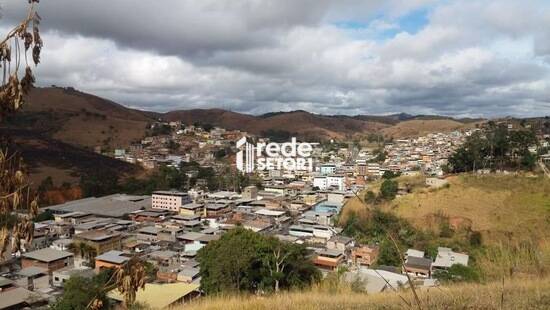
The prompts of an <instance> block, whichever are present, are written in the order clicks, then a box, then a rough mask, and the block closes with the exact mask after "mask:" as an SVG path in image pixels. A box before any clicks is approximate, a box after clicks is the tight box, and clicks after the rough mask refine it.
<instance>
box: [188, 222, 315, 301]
mask: <svg viewBox="0 0 550 310" xmlns="http://www.w3.org/2000/svg"><path fill="white" fill-rule="evenodd" d="M308 254H309V253H308V251H307V250H306V248H305V247H304V246H302V245H296V244H290V243H285V242H281V241H279V240H278V239H275V238H273V237H266V236H263V235H260V234H257V233H254V232H252V231H250V230H246V229H244V228H242V227H237V228H235V229H233V230H231V231H229V232H227V233H226V234H224V235H223V236H222V237H221V238H220V240H217V241H213V242H210V243H209V244H208V245H207V246H205V247H204V248H202V249H201V250H199V253H198V255H197V260H198V261H199V263H200V273H201V287H202V289H203V290H204V291H205V292H206V293H208V294H215V293H220V292H238V291H249V292H255V291H257V290H259V289H262V290H275V291H277V290H279V289H285V288H289V287H296V286H298V287H300V286H305V285H309V284H310V283H311V282H312V281H315V280H317V279H319V273H318V271H317V270H316V269H315V267H314V266H313V264H312V262H311V261H310V260H309V259H308ZM220 257H223V259H220Z"/></svg>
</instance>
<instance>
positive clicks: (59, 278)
mask: <svg viewBox="0 0 550 310" xmlns="http://www.w3.org/2000/svg"><path fill="white" fill-rule="evenodd" d="M94 275H95V273H94V270H93V269H91V268H74V267H65V268H61V269H59V270H56V271H54V272H53V274H52V284H53V286H55V287H63V284H65V282H67V280H69V279H70V278H71V277H73V276H79V277H83V278H92V277H93V276H94Z"/></svg>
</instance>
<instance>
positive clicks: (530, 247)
mask: <svg viewBox="0 0 550 310" xmlns="http://www.w3.org/2000/svg"><path fill="white" fill-rule="evenodd" d="M475 265H476V267H477V268H478V269H479V270H480V272H481V273H482V275H483V277H484V279H486V280H498V279H502V278H513V277H515V276H524V275H538V276H546V275H548V274H549V273H550V241H548V240H541V241H539V242H537V241H528V240H526V241H523V242H514V243H503V242H500V243H498V244H492V245H489V246H486V247H485V248H484V249H483V250H482V251H480V253H478V254H477V255H476V262H475Z"/></svg>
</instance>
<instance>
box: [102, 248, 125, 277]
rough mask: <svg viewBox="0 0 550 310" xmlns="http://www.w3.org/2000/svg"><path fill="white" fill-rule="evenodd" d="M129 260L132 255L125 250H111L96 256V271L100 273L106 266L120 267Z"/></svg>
mask: <svg viewBox="0 0 550 310" xmlns="http://www.w3.org/2000/svg"><path fill="white" fill-rule="evenodd" d="M129 260H130V257H129V256H127V255H126V254H125V253H124V252H121V251H109V252H106V253H103V254H101V255H99V256H97V257H96V258H95V271H96V273H99V272H100V271H101V270H103V269H106V268H107V269H108V268H120V267H122V266H123V265H124V263H126V262H127V261H129Z"/></svg>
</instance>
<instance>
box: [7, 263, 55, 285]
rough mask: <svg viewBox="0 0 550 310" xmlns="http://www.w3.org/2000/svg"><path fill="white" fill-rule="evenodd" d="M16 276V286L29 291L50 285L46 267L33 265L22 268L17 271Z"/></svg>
mask: <svg viewBox="0 0 550 310" xmlns="http://www.w3.org/2000/svg"><path fill="white" fill-rule="evenodd" d="M17 276H18V279H17V280H16V281H15V282H16V284H17V286H19V287H22V288H25V289H28V290H29V291H34V290H39V289H47V288H49V287H50V275H49V271H48V269H46V268H42V267H34V266H31V267H27V268H23V269H21V270H19V271H18V272H17Z"/></svg>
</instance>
